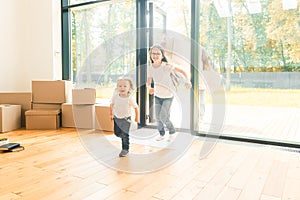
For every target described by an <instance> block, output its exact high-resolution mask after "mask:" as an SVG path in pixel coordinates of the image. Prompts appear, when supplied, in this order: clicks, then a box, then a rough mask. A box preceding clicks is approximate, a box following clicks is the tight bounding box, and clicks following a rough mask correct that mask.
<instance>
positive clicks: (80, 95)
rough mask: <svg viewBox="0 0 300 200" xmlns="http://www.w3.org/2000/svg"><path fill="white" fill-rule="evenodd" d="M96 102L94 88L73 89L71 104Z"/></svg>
mask: <svg viewBox="0 0 300 200" xmlns="http://www.w3.org/2000/svg"><path fill="white" fill-rule="evenodd" d="M95 103H96V89H93V88H85V89H73V90H72V104H73V105H91V104H95Z"/></svg>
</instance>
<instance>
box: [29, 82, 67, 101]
mask: <svg viewBox="0 0 300 200" xmlns="http://www.w3.org/2000/svg"><path fill="white" fill-rule="evenodd" d="M71 92H72V82H71V81H64V80H58V81H55V80H32V102H33V103H65V102H70V100H71V94H72V93H71Z"/></svg>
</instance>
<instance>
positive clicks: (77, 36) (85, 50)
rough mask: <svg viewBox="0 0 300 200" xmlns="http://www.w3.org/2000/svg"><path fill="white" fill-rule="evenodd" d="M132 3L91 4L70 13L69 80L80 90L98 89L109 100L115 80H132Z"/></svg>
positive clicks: (99, 96)
mask: <svg viewBox="0 0 300 200" xmlns="http://www.w3.org/2000/svg"><path fill="white" fill-rule="evenodd" d="M135 13H136V11H135V1H134V0H127V1H118V2H114V3H111V2H110V3H107V2H106V3H100V4H94V5H93V6H92V7H84V8H76V9H72V10H71V15H72V73H73V74H72V78H73V81H74V82H75V83H76V85H77V86H79V87H93V88H97V97H98V98H110V97H111V95H112V92H113V88H114V87H115V84H116V79H117V78H118V77H119V76H124V75H128V76H130V77H132V79H133V80H134V81H135V77H136V75H135V74H136V72H135V66H136V65H135V60H136V58H135V57H136V55H135V48H136V46H135V42H136V41H135V38H134V37H132V33H135V23H136V19H135Z"/></svg>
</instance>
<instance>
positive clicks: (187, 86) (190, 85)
mask: <svg viewBox="0 0 300 200" xmlns="http://www.w3.org/2000/svg"><path fill="white" fill-rule="evenodd" d="M174 70H175V71H176V72H178V73H181V74H182V75H183V76H184V78H185V87H186V88H188V89H189V88H191V87H192V83H191V81H190V79H189V77H188V75H187V73H186V72H185V71H184V70H183V69H181V68H178V67H176V66H174Z"/></svg>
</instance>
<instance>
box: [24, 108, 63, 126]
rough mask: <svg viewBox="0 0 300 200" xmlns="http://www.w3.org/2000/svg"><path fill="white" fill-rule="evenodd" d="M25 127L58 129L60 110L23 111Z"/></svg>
mask: <svg viewBox="0 0 300 200" xmlns="http://www.w3.org/2000/svg"><path fill="white" fill-rule="evenodd" d="M25 116H26V129H58V128H59V127H60V110H28V111H26V112H25Z"/></svg>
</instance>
